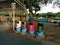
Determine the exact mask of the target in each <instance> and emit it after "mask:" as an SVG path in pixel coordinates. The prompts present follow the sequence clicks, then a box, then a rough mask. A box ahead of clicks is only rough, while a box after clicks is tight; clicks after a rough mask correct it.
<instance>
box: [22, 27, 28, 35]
mask: <svg viewBox="0 0 60 45" xmlns="http://www.w3.org/2000/svg"><path fill="white" fill-rule="evenodd" d="M26 32H27V28H25V27H23V28H22V29H21V34H22V35H25V34H26Z"/></svg>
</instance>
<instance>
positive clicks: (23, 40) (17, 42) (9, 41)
mask: <svg viewBox="0 0 60 45" xmlns="http://www.w3.org/2000/svg"><path fill="white" fill-rule="evenodd" d="M5 26H7V25H4V24H2V23H0V45H59V44H57V43H54V42H46V41H36V40H32V39H31V38H28V37H20V36H19V35H17V34H15V33H9V32H6V31H5V28H4V27H5ZM7 27H8V26H7Z"/></svg>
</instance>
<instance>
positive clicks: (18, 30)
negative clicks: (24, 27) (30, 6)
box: [16, 21, 21, 33]
mask: <svg viewBox="0 0 60 45" xmlns="http://www.w3.org/2000/svg"><path fill="white" fill-rule="evenodd" d="M20 31H21V21H19V22H17V24H16V32H17V33H19V32H20Z"/></svg>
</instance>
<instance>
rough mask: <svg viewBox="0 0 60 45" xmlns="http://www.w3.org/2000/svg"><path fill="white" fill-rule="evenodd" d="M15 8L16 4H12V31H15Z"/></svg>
mask: <svg viewBox="0 0 60 45" xmlns="http://www.w3.org/2000/svg"><path fill="white" fill-rule="evenodd" d="M15 8H16V3H15V2H13V3H12V11H13V31H14V30H15Z"/></svg>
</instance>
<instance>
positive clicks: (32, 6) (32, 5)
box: [20, 0, 47, 15]
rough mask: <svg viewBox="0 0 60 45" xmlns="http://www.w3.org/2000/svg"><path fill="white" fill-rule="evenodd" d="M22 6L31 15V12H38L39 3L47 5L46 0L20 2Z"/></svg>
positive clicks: (24, 0)
mask: <svg viewBox="0 0 60 45" xmlns="http://www.w3.org/2000/svg"><path fill="white" fill-rule="evenodd" d="M20 1H21V2H22V3H23V4H25V5H26V7H27V8H28V9H29V12H30V13H31V14H32V15H33V12H32V11H33V10H34V11H35V14H34V15H36V12H37V11H39V10H40V6H39V3H41V2H43V3H44V4H47V0H23V1H22V0H20Z"/></svg>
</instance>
